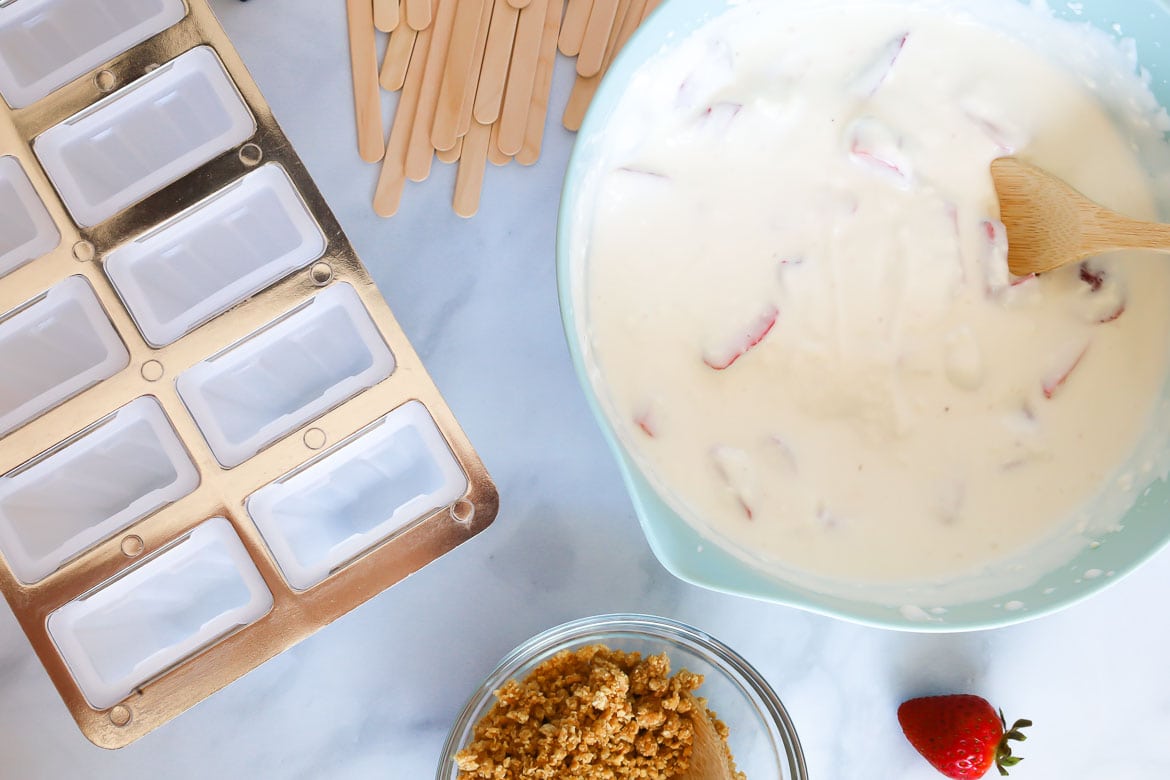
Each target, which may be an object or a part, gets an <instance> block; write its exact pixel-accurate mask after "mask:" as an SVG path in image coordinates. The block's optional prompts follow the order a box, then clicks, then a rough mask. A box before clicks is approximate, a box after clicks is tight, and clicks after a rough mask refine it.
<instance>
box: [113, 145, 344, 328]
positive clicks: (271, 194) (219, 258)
mask: <svg viewBox="0 0 1170 780" xmlns="http://www.w3.org/2000/svg"><path fill="white" fill-rule="evenodd" d="M324 252H325V236H324V235H323V234H322V233H321V229H320V228H319V227H318V226H317V223H316V222H315V221H314V220H313V217H312V216H311V215H310V214H309V211H308V209H307V207H306V206H305V204H304V202H303V201H302V200H301V197H300V195H299V194H298V193H297V191H296V188H295V187H294V186H293V183H292V182H291V181H290V180H289V178H288V175H287V174H286V173H285V172H284V169H283V168H281V167H280V166H278V165H266V166H264V167H263V168H261V169H260V170H258V171H255V172H254V173H251V174H249V175H248V176H245V177H244V178H243V179H241V180H240V181H238V182H236V183H235V184H233V185H231V186H230V187H229V188H227V189H226V190H224V191H222V192H220V193H217V194H215V195H212V196H211V197H210V198H208V199H207V200H205V201H203V202H201V203H199V204H197V205H195V206H193V207H192V208H190V209H188V210H187V211H185V212H183V213H182V214H180V215H179V216H177V217H175V218H174V219H173V220H171V221H170V222H168V223H167V224H165V225H163V226H162V227H160V228H157V229H155V230H154V231H152V232H150V233H148V234H146V235H145V236H142V237H140V238H138V239H136V240H135V241H132V242H131V243H129V244H126V245H124V246H122V247H120V248H119V249H117V250H115V251H114V252H112V253H111V254H110V256H109V257H108V258H107V260H106V263H105V269H106V273H107V274H108V275H109V277H110V280H111V281H112V282H113V283H114V286H115V287H116V288H117V290H118V293H119V295H121V296H122V300H123V301H125V303H126V307H127V308H128V309H129V310H130V313H131V314H132V315H133V317H134V320H135V322H137V323H138V327H139V329H140V330H141V331H142V334H143V336H145V337H146V340H147V341H149V342H150V343H151V344H152V345H154V346H156V347H162V346H166V345H167V344H170V343H171V342H173V341H176V340H177V339H179V338H181V337H182V336H183V335H185V334H186V333H189V332H190V331H191V330H193V329H195V328H196V327H198V326H199V325H200V324H202V323H204V322H206V321H207V320H209V319H211V318H212V317H215V316H216V315H218V314H222V313H223V312H225V311H227V310H228V309H230V308H231V307H232V306H235V305H236V304H238V303H240V302H241V301H243V300H245V299H246V298H248V297H249V296H251V295H254V294H255V293H257V292H259V291H261V290H263V289H264V288H265V287H267V286H268V285H270V284H272V283H273V282H275V281H277V280H279V279H281V278H283V277H284V276H286V275H288V274H289V273H291V272H292V271H294V270H296V269H298V268H302V267H304V266H305V265H307V264H308V263H311V262H312V261H314V260H316V259H317V258H319V257H321V255H322V254H324Z"/></svg>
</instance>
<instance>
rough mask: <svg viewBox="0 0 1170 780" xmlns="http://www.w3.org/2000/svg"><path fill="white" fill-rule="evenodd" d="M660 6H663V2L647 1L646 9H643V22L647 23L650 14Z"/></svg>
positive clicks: (656, 0) (657, 0)
mask: <svg viewBox="0 0 1170 780" xmlns="http://www.w3.org/2000/svg"><path fill="white" fill-rule="evenodd" d="M660 5H662V0H646V7H645V8H643V9H642V21H646V19H648V18H649V17H650V14H652V13H654V12H655V11H656V10H658V6H660Z"/></svg>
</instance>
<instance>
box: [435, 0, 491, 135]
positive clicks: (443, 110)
mask: <svg viewBox="0 0 1170 780" xmlns="http://www.w3.org/2000/svg"><path fill="white" fill-rule="evenodd" d="M487 3H488V0H458V4H457V7H456V11H455V21H454V23H453V27H452V30H451V42H450V46H449V47H448V50H447V62H446V64H445V66H444V67H443V81H442V83H441V84H440V86H439V96H438V102H437V103H436V106H435V123H434V127H433V128H432V130H431V143H432V144H434V147H435V149H437V150H439V151H445V150H447V149H451V148H452V147H454V146H455V141H456V139H458V137H459V118H460V115H461V112H462V111H463V101H464V98H465V97H466V95H467V92H468V90H470V89H472V84H471V81H472V78H471V68H472V65H473V64H474V59H475V39H476V38H477V37H478V35H479V23H480V19H481V18H482V17H483V9H484V6H486V5H487Z"/></svg>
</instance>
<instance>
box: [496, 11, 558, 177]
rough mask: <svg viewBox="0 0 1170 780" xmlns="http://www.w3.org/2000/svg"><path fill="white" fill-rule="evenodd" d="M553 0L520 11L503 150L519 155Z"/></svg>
mask: <svg viewBox="0 0 1170 780" xmlns="http://www.w3.org/2000/svg"><path fill="white" fill-rule="evenodd" d="M548 5H549V0H532V3H531V4H530V5H529V6H528V7H527V8H525V9H524V10H523V11H521V12H520V21H519V23H518V24H517V25H516V42H515V43H514V44H512V64H511V65H510V66H509V67H508V90H507V92H505V93H504V105H503V108H501V109H500V141H499V144H500V151H501V152H503V153H504V154H507V155H510V156H515V155H516V154H519V152H520V150H521V149H522V148H524V130H525V128H527V127H528V110H529V107H530V106H531V105H532V91H533V89H534V88H535V86H536V65H537V61H538V60H539V59H540V40H541V37H542V36H543V35H544V20H545V17H547V16H548Z"/></svg>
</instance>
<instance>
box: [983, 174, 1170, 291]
mask: <svg viewBox="0 0 1170 780" xmlns="http://www.w3.org/2000/svg"><path fill="white" fill-rule="evenodd" d="M991 178H992V179H993V180H994V181H995V189H996V192H997V193H998V195H999V212H1000V219H1001V220H1002V221H1003V224H1004V225H1005V226H1006V227H1007V239H1008V268H1009V269H1010V270H1011V272H1012V273H1013V274H1015V275H1016V276H1027V275H1029V274H1041V273H1044V272H1045V271H1051V270H1053V269H1056V268H1060V267H1061V266H1062V265H1068V264H1069V263H1077V262H1080V261H1081V260H1084V259H1086V258H1089V257H1093V256H1094V255H1099V254H1103V253H1105V252H1112V251H1114V250H1118V249H1159V250H1163V251H1167V252H1170V225H1161V224H1158V223H1154V222H1142V221H1141V220H1136V219H1130V218H1129V217H1125V216H1122V215H1121V214H1118V213H1117V212H1115V211H1110V210H1109V209H1107V208H1105V207H1104V206H1101V205H1098V204H1097V203H1094V202H1093V201H1091V200H1089V199H1088V198H1086V197H1085V196H1084V195H1082V194H1081V193H1080V192H1078V191H1077V190H1075V189H1073V188H1072V187H1070V186H1069V185H1068V184H1066V183H1065V182H1063V181H1061V180H1060V179H1058V178H1056V177H1055V176H1053V175H1052V174H1050V173H1048V172H1047V171H1044V170H1043V169H1041V168H1037V167H1036V166H1034V165H1030V164H1029V163H1026V162H1023V161H1022V160H1019V159H1017V158H1015V157H1001V158H1000V159H998V160H994V161H993V162H992V163H991Z"/></svg>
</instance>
